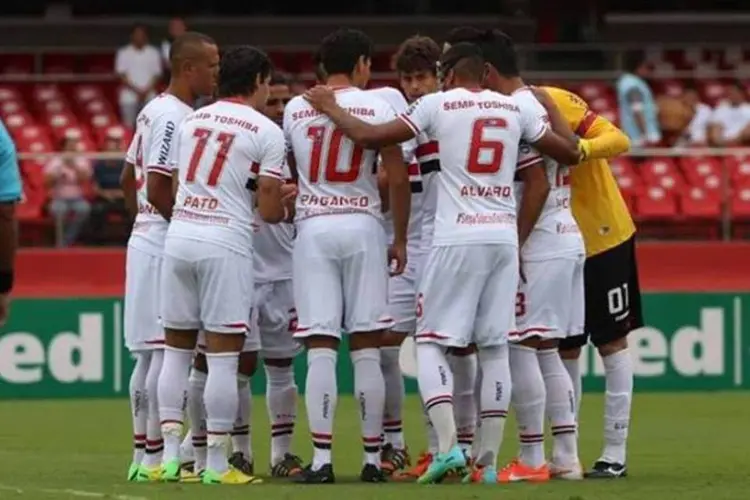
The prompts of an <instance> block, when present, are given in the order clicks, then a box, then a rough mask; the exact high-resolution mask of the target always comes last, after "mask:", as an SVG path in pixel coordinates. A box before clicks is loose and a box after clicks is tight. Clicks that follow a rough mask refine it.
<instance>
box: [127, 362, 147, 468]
mask: <svg viewBox="0 0 750 500" xmlns="http://www.w3.org/2000/svg"><path fill="white" fill-rule="evenodd" d="M133 357H134V358H135V366H133V373H131V374H130V415H131V417H132V419H133V463H134V464H140V463H141V462H142V461H143V455H144V454H145V453H146V425H147V420H148V395H147V394H146V376H147V374H148V367H149V365H150V364H151V352H150V351H145V352H144V351H141V352H134V353H133Z"/></svg>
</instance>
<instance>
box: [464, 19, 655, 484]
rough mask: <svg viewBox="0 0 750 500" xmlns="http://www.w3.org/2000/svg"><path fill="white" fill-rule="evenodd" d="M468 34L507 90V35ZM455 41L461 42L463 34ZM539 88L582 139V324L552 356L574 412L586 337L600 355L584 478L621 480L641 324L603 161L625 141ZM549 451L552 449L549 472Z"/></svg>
mask: <svg viewBox="0 0 750 500" xmlns="http://www.w3.org/2000/svg"><path fill="white" fill-rule="evenodd" d="M464 30H466V29H464ZM468 31H470V29H468ZM474 31H475V32H476V30H474ZM468 38H469V39H471V40H472V41H476V42H477V43H478V44H479V45H480V46H481V47H482V48H483V51H484V52H485V54H486V57H487V58H488V62H489V63H490V64H491V66H492V68H493V71H494V73H495V76H496V77H497V76H500V77H502V78H500V79H498V78H494V79H489V80H488V82H487V85H488V86H492V87H493V88H497V87H500V86H505V87H506V88H508V85H511V88H512V86H513V81H514V80H516V84H515V85H516V86H517V85H518V83H517V80H518V79H519V72H518V69H517V65H515V64H513V61H515V57H516V56H515V49H514V47H513V43H512V41H511V40H510V38H509V37H508V36H507V35H505V34H504V33H502V32H498V31H491V32H485V33H483V34H480V35H478V36H477V35H476V34H475V35H473V36H469V37H468ZM456 39H458V40H466V39H467V37H466V36H461V37H456ZM509 63H510V64H509ZM503 81H504V82H505V85H503V83H502V82H503ZM544 91H545V92H543V93H539V94H538V95H539V96H540V98H541V99H542V101H547V102H546V103H545V105H546V107H547V108H549V107H550V106H551V105H553V104H554V105H555V106H556V107H559V109H560V111H561V112H562V115H563V117H564V119H565V120H566V121H567V122H568V125H569V127H570V128H571V129H572V130H574V131H575V133H576V135H578V136H579V137H581V138H582V139H583V140H581V141H580V142H579V144H580V147H581V150H582V152H581V161H580V164H579V165H578V166H576V167H573V168H572V169H571V171H570V173H569V178H570V180H569V183H570V187H571V195H572V197H571V202H572V203H571V206H572V213H573V216H574V218H575V220H576V223H577V225H578V227H579V228H580V231H581V233H582V236H583V241H584V244H585V250H586V263H585V267H584V292H583V295H584V297H585V299H584V303H585V321H584V325H580V324H579V323H580V322H572V323H571V324H570V328H569V330H568V332H567V334H568V335H567V337H566V338H563V339H561V340H560V341H559V353H560V356H561V357H562V359H563V362H564V367H565V368H566V369H567V371H568V373H569V374H570V378H571V379H572V382H573V393H574V400H575V401H574V405H573V407H574V409H575V410H576V413H577V409H578V406H579V405H580V396H581V376H580V371H579V362H578V357H579V356H580V350H581V347H582V346H583V345H585V344H586V342H587V341H588V340H589V339H590V340H591V341H592V342H593V343H594V345H595V347H596V348H597V350H598V351H599V354H600V355H601V356H602V360H603V362H604V367H605V380H606V392H605V410H604V411H605V418H604V425H605V430H604V437H605V446H604V450H603V452H602V455H601V457H600V458H599V460H597V461H596V462H595V464H594V466H593V468H592V470H591V471H589V472H588V473H587V474H586V476H587V477H591V478H616V477H624V476H625V475H626V474H627V468H626V461H625V449H626V441H627V432H628V426H629V421H630V405H631V400H632V392H633V367H632V361H631V359H630V353H629V352H628V350H627V335H628V333H629V332H630V331H631V330H633V329H635V328H638V327H640V326H643V318H642V312H641V301H640V289H639V286H638V274H637V266H636V262H635V243H634V234H635V227H634V225H633V222H632V219H631V217H630V214H629V212H628V209H627V206H626V205H625V203H624V201H623V199H622V196H621V194H620V192H619V189H618V187H617V183H616V181H615V179H614V176H613V175H612V173H611V170H610V168H609V165H608V163H607V159H608V158H612V157H615V156H617V155H619V154H622V153H624V152H626V151H627V150H628V148H629V141H628V139H627V137H626V136H625V134H623V133H622V132H621V131H620V130H618V129H617V128H616V127H615V126H614V125H612V124H611V123H610V122H609V121H607V120H606V119H605V118H603V117H601V116H598V115H597V114H596V113H594V112H593V111H591V110H590V109H589V108H588V106H587V105H586V103H585V101H583V99H581V98H580V97H578V96H577V95H575V94H573V93H571V92H568V91H566V90H563V89H559V88H554V87H545V88H544ZM576 293H577V298H576V299H575V300H580V296H581V292H580V291H579V292H576ZM526 305H527V306H528V304H526ZM574 307H575V304H574ZM576 310H579V309H578V307H576ZM542 347H546V345H542ZM553 350H554V347H551V346H550V348H549V349H544V348H543V349H541V350H540V351H539V353H538V355H539V361H540V364H541V367H542V369H543V371H544V377H545V382H547V388H546V389H547V405H548V409H547V412H548V414H549V417H550V418H551V420H552V427H553V435H554V436H555V450H559V451H560V453H558V454H557V456H558V457H560V459H561V461H563V462H568V463H567V465H565V466H563V467H562V468H561V469H559V471H560V472H561V473H562V474H563V476H567V477H568V478H577V477H578V476H579V474H578V472H577V469H576V468H575V467H573V463H574V462H573V448H572V447H571V446H572V444H573V440H574V439H575V438H574V436H573V431H572V430H571V428H570V427H569V426H568V425H566V424H565V422H566V421H568V420H569V419H570V416H569V415H567V412H566V411H563V409H564V408H566V407H567V403H566V402H564V401H563V397H562V395H564V396H565V398H564V399H568V397H567V394H568V393H569V392H570V390H571V389H570V388H569V387H568V386H567V383H566V381H565V380H564V378H563V377H562V375H561V369H560V366H559V363H558V362H557V359H556V356H553V355H552V353H551V352H550V351H553ZM561 392H562V394H561ZM550 398H553V400H551V399H550ZM555 421H557V425H556V422H555ZM566 442H567V443H566ZM522 446H523V445H522ZM555 456H556V452H555V451H554V450H553V472H554V462H555ZM566 457H567V458H566Z"/></svg>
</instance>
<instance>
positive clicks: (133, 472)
mask: <svg viewBox="0 0 750 500" xmlns="http://www.w3.org/2000/svg"><path fill="white" fill-rule="evenodd" d="M137 476H138V464H137V463H135V462H133V463H132V464H130V467H129V468H128V481H135V478H136V477H137Z"/></svg>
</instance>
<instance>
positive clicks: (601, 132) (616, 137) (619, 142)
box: [580, 116, 630, 160]
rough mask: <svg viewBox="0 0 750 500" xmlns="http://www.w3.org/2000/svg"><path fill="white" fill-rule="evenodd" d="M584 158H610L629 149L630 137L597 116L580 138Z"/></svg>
mask: <svg viewBox="0 0 750 500" xmlns="http://www.w3.org/2000/svg"><path fill="white" fill-rule="evenodd" d="M580 148H581V151H582V152H583V154H584V158H583V159H584V160H593V159H607V160H608V159H611V158H614V157H616V156H619V155H621V154H623V153H627V152H628V151H629V150H630V139H629V138H628V136H627V135H625V133H624V132H623V131H622V130H620V129H619V128H617V127H616V126H615V125H614V124H613V123H612V122H610V121H609V120H607V119H606V118H604V117H603V116H597V117H596V119H595V120H594V122H593V123H592V124H591V126H590V127H589V128H588V129H587V130H586V132H585V134H584V138H583V139H581V144H580Z"/></svg>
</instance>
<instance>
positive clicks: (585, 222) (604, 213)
mask: <svg viewBox="0 0 750 500" xmlns="http://www.w3.org/2000/svg"><path fill="white" fill-rule="evenodd" d="M544 90H546V91H547V93H548V94H549V95H550V96H551V97H552V99H553V100H554V102H555V104H556V105H557V107H558V108H559V109H560V112H561V113H562V115H563V117H564V118H565V119H566V120H567V121H568V124H569V125H570V127H571V129H573V131H574V132H575V133H576V134H577V135H578V136H579V137H581V138H585V139H597V138H599V139H601V141H600V143H601V145H602V146H605V148H604V149H607V148H606V146H607V145H606V144H604V142H607V139H608V138H607V137H605V134H610V136H611V137H612V139H613V141H612V142H616V143H618V146H617V147H615V148H611V147H610V148H609V149H610V150H612V149H619V150H620V151H619V152H622V150H623V148H624V149H625V150H626V149H627V147H628V141H627V138H626V137H625V136H624V134H623V133H622V132H621V131H620V130H619V129H617V127H615V126H614V125H613V124H612V123H611V122H610V121H609V120H607V119H606V118H603V117H601V116H599V115H597V114H596V113H595V112H593V111H591V110H590V109H589V107H588V105H587V104H586V102H585V101H584V100H583V99H581V98H580V97H578V96H577V95H575V94H574V93H572V92H568V91H567V90H563V89H559V88H556V87H544ZM610 146H611V144H610ZM593 156H594V155H593V154H592V155H591V157H590V159H589V160H587V161H584V162H583V163H581V164H579V165H576V166H575V167H574V168H572V169H571V174H570V178H571V191H572V208H573V216H574V217H575V219H576V221H577V222H578V226H579V228H580V229H581V233H582V234H583V241H584V243H585V245H586V255H587V256H592V255H596V254H599V253H602V252H604V251H606V250H609V249H610V248H612V247H615V246H617V245H619V244H621V243H623V242H625V241H627V240H628V239H629V238H631V237H632V236H633V234H634V233H635V225H634V224H633V219H632V218H631V217H630V211H629V210H628V207H627V205H626V204H625V200H624V199H623V198H622V195H621V194H620V189H619V187H618V186H617V181H616V180H615V177H614V175H613V174H612V170H611V169H610V168H609V163H608V162H607V158H593Z"/></svg>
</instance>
